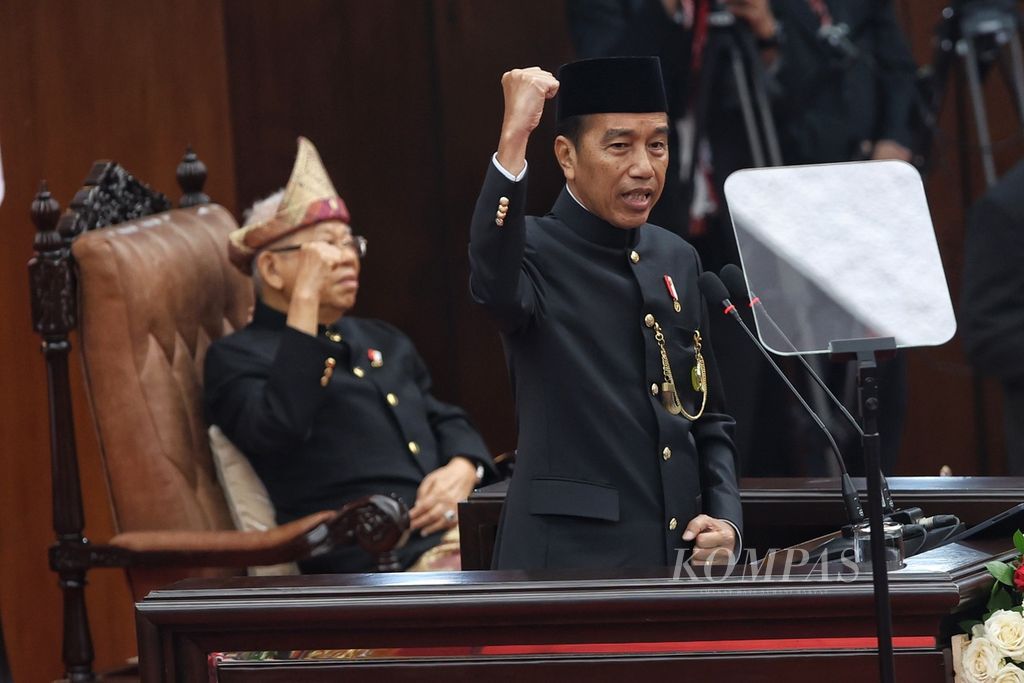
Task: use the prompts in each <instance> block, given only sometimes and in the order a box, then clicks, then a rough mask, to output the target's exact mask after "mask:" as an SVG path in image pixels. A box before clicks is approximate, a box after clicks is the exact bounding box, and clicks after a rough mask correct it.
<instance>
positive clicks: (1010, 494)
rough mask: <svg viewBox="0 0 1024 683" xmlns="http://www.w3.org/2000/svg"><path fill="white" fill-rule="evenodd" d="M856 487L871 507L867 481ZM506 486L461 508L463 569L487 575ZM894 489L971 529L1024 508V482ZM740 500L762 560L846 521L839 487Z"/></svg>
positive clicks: (791, 483)
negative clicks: (764, 555) (771, 550)
mask: <svg viewBox="0 0 1024 683" xmlns="http://www.w3.org/2000/svg"><path fill="white" fill-rule="evenodd" d="M853 481H854V484H855V485H856V486H857V489H858V490H859V491H860V494H861V499H862V500H867V494H865V493H864V491H865V487H864V479H863V478H857V479H854V480H853ZM507 486H508V482H499V483H497V484H494V485H492V486H487V487H485V488H482V489H480V490H478V491H474V492H473V494H472V495H471V496H470V498H469V500H468V501H467V502H465V503H462V504H461V505H459V533H460V536H461V539H462V541H461V542H462V568H463V569H490V567H491V555H492V553H493V551H494V536H495V534H496V533H497V530H498V520H499V518H500V516H501V506H502V504H503V503H504V502H505V490H506V488H507ZM889 487H890V489H891V492H892V496H893V499H894V500H895V502H896V505H897V506H898V507H900V508H906V507H919V508H921V509H922V510H924V511H925V513H926V514H929V515H932V514H951V515H956V516H957V517H959V518H960V521H962V522H964V523H965V524H967V525H968V526H973V525H974V524H977V523H978V522H981V521H984V520H986V519H988V518H990V517H993V516H995V515H997V514H999V513H1000V512H1002V511H1004V510H1006V509H1008V508H1011V507H1013V506H1014V505H1016V504H1017V503H1019V502H1021V501H1022V500H1024V478H1022V477H891V478H890V479H889ZM740 497H741V498H742V501H743V520H744V522H743V543H744V545H745V546H746V547H748V548H757V549H758V550H760V551H762V552H763V551H766V550H768V549H769V548H788V547H789V546H792V545H796V544H797V543H800V542H802V541H805V540H807V539H809V538H816V537H818V536H821V535H822V534H827V533H829V532H831V531H835V530H836V529H838V528H840V527H841V526H842V525H843V524H845V523H846V521H847V520H846V517H845V512H844V510H843V503H842V499H841V497H840V495H839V480H837V479H824V478H820V479H802V478H785V479H783V478H780V479H742V480H740Z"/></svg>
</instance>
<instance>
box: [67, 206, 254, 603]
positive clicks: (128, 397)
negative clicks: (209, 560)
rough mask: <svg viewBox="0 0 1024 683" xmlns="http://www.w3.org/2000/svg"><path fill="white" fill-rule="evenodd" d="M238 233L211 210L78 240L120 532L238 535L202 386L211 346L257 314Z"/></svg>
mask: <svg viewBox="0 0 1024 683" xmlns="http://www.w3.org/2000/svg"><path fill="white" fill-rule="evenodd" d="M235 227H236V223H235V221H234V219H233V218H232V217H231V215H230V214H229V213H228V212H227V211H226V210H225V209H224V208H222V207H220V206H216V205H212V204H208V205H205V206H199V207H194V208H191V209H178V210H174V211H168V212H164V213H160V214H156V215H152V216H147V217H144V218H139V219H136V220H134V221H131V222H128V223H122V224H121V225H117V226H112V227H109V228H104V229H102V230H96V231H91V232H87V233H85V234H82V235H81V236H79V237H78V239H76V240H75V241H74V243H73V246H72V254H73V255H74V257H75V261H76V263H77V264H78V273H79V285H80V286H79V292H80V293H81V294H80V330H81V349H82V359H83V366H84V370H85V376H86V381H87V383H88V394H89V399H90V403H91V407H92V412H93V418H94V420H95V423H96V430H97V433H98V435H99V441H100V450H101V453H102V457H103V461H104V470H105V474H106V477H107V483H108V486H109V492H110V496H111V504H112V507H113V513H114V522H115V525H116V528H117V530H118V531H119V532H126V531H142V530H157V529H175V530H190V531H192V530H196V531H198V530H211V529H233V528H234V525H233V524H232V520H231V515H230V514H229V512H228V508H227V503H226V501H225V498H224V494H223V492H222V490H221V488H220V485H219V484H218V482H217V477H216V473H215V471H214V468H213V462H212V459H211V455H210V450H209V442H208V440H207V433H206V424H205V422H204V420H203V415H202V377H203V359H204V357H205V355H206V349H207V348H208V347H209V345H210V342H211V341H213V340H214V339H217V338H219V337H220V336H222V335H224V334H228V333H230V332H232V331H233V330H235V329H237V328H239V327H241V326H243V325H245V323H246V321H247V319H248V317H249V314H250V311H251V308H252V284H251V282H250V281H249V279H248V278H246V277H244V276H243V275H241V274H240V273H239V272H238V271H237V270H236V269H235V268H234V267H233V266H232V265H231V264H230V263H229V262H228V260H227V249H226V244H227V235H228V233H229V232H230V231H231V230H233V229H234V228H235ZM134 583H135V582H134V581H133V584H134Z"/></svg>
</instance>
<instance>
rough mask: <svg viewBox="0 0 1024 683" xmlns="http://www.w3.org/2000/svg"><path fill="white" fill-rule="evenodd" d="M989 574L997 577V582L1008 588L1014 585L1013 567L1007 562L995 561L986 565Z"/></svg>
mask: <svg viewBox="0 0 1024 683" xmlns="http://www.w3.org/2000/svg"><path fill="white" fill-rule="evenodd" d="M985 569H987V570H988V573H989V574H991V575H992V576H994V577H996V581H998V582H999V583H1002V584H1005V585H1007V586H1012V585H1013V567H1011V566H1010V565H1008V564H1006V563H1005V562H999V561H993V562H988V563H986V564H985Z"/></svg>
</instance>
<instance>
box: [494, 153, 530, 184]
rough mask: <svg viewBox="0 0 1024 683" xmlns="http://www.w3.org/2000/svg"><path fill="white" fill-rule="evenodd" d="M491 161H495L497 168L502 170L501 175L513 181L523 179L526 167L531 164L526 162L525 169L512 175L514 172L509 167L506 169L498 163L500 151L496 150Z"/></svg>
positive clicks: (516, 181)
mask: <svg viewBox="0 0 1024 683" xmlns="http://www.w3.org/2000/svg"><path fill="white" fill-rule="evenodd" d="M491 162H493V163H494V167H495V168H496V169H498V170H499V171H501V175H503V176H505V177H506V178H508V179H509V180H511V181H512V182H513V183H518V182H519V181H520V180H522V179H523V177H524V176H525V175H526V169H527V167H529V165H530V163H529V162H526V164H525V165H524V166H523V170H522V171H520V172H519V175H512V173H511V172H510V171H509V170H508V169H506V168H505V167H504V166H502V165H501V164H499V163H498V153H497V152H495V153H494V154H492V155H491Z"/></svg>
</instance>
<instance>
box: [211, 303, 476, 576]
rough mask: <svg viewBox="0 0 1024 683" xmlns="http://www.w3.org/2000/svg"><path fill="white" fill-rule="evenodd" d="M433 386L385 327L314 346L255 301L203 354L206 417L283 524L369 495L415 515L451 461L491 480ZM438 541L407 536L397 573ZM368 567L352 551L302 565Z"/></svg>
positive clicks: (355, 326)
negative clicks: (431, 478) (247, 316)
mask: <svg viewBox="0 0 1024 683" xmlns="http://www.w3.org/2000/svg"><path fill="white" fill-rule="evenodd" d="M338 334H340V341H334V340H332V338H331V337H333V339H338V336H337V335H338ZM329 359H334V364H335V367H334V368H333V369H332V370H328V365H330V364H331V362H330V361H329ZM325 377H326V378H327V379H326V380H324V378H325ZM430 384H431V383H430V375H429V373H428V372H427V368H426V366H425V365H424V363H423V360H422V359H421V358H420V356H419V354H418V353H417V352H416V349H415V348H414V347H413V345H412V342H411V341H410V340H409V339H408V338H407V337H406V336H405V335H404V334H402V333H401V332H399V331H398V330H397V329H395V328H394V327H392V326H391V325H388V324H387V323H383V322H380V321H377V320H367V319H359V318H352V317H347V316H346V317H344V318H342V319H341V320H339V321H338V323H337V324H336V325H333V326H331V327H330V328H324V327H321V328H320V329H319V330H318V335H317V336H316V337H313V336H310V335H308V334H305V333H303V332H300V331H298V330H296V329H293V328H291V327H288V326H287V325H286V318H285V315H284V314H283V313H280V312H278V311H275V310H273V309H271V308H269V307H268V306H266V305H264V304H262V303H261V302H257V304H256V309H255V311H254V315H253V320H252V322H251V323H250V324H249V325H248V326H247V327H246V328H244V329H242V330H240V331H239V332H236V333H234V334H231V335H228V336H226V337H223V338H222V339H219V340H217V341H216V342H214V343H213V344H212V345H211V346H210V349H209V351H208V353H207V356H206V365H205V389H204V392H205V396H204V399H205V412H206V419H207V421H208V422H209V423H210V424H216V425H218V426H219V427H220V428H221V429H222V430H223V431H224V433H225V434H226V435H227V437H228V438H229V439H231V441H232V442H233V443H234V444H235V445H236V446H237V447H238V448H239V449H240V450H241V451H242V452H244V453H245V454H246V455H247V456H248V457H249V459H250V461H251V462H252V464H253V467H254V468H255V470H256V472H257V474H259V476H260V478H261V479H262V480H263V482H264V484H265V485H266V487H267V491H268V492H269V494H270V498H271V500H272V502H273V503H274V506H275V508H276V510H277V520H278V522H279V523H285V522H288V521H291V520H294V519H298V518H300V517H303V516H304V515H307V514H310V513H313V512H317V511H319V510H326V509H336V508H339V507H341V506H342V505H344V504H345V503H347V502H349V501H352V500H354V499H356V498H359V497H361V496H365V495H369V494H374V493H382V494H391V493H394V494H396V495H398V496H399V497H400V498H401V499H402V500H404V501H405V503H406V504H407V505H408V506H409V507H410V508H411V507H412V506H413V504H414V503H415V501H416V490H417V488H418V487H419V485H420V482H421V481H422V480H423V478H424V476H426V474H427V473H429V472H431V471H432V470H435V469H437V468H438V467H440V466H442V465H445V464H446V463H447V462H448V461H449V460H450V459H451V458H452V457H453V456H455V455H465V456H467V457H469V458H470V459H472V460H474V461H476V462H479V463H482V464H484V465H485V467H486V468H487V469H488V472H493V465H492V464H491V459H490V456H489V455H488V452H487V448H486V446H485V445H484V442H483V440H482V439H481V438H480V435H479V434H478V433H477V432H476V430H475V429H474V428H473V426H472V425H471V424H470V422H469V420H468V418H467V417H466V414H465V413H464V412H463V411H462V410H461V409H459V408H457V407H455V406H452V405H448V404H446V403H442V402H441V401H439V400H437V399H436V398H434V397H433V396H432V395H431V393H430ZM439 539H440V534H434V535H432V536H429V537H426V538H423V537H421V536H420V535H419V533H418V532H413V534H412V536H411V537H410V540H409V543H408V544H407V545H406V547H405V548H404V549H403V550H402V551H400V553H399V556H400V560H401V561H402V563H403V565H404V566H408V565H409V564H411V563H412V562H414V561H415V559H416V558H417V557H418V556H419V555H420V554H422V553H423V551H425V550H427V549H428V548H430V547H432V546H434V545H436V544H437V542H438V541H439ZM373 567H374V558H372V557H370V556H369V555H368V554H367V553H365V552H364V551H362V550H360V549H358V548H349V549H340V550H338V551H335V552H334V553H332V554H331V556H329V559H327V560H324V558H318V559H317V560H316V561H314V562H312V563H310V564H308V565H303V569H304V570H316V571H345V572H352V571H367V570H371V569H372V568H373Z"/></svg>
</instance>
